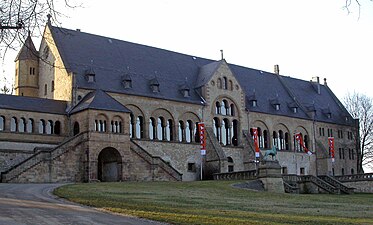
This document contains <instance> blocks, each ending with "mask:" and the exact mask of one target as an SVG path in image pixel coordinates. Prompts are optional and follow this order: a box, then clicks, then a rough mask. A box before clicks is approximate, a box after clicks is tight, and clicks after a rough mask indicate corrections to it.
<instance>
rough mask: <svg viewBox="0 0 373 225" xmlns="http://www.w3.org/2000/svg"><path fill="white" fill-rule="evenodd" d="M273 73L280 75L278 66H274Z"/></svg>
mask: <svg viewBox="0 0 373 225" xmlns="http://www.w3.org/2000/svg"><path fill="white" fill-rule="evenodd" d="M274 72H275V74H280V66H279V65H278V64H276V65H275V68H274Z"/></svg>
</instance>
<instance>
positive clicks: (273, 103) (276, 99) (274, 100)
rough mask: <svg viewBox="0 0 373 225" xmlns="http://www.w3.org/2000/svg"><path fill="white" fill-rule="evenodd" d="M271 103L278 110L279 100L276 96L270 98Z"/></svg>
mask: <svg viewBox="0 0 373 225" xmlns="http://www.w3.org/2000/svg"><path fill="white" fill-rule="evenodd" d="M271 105H272V106H273V107H274V108H275V110H276V111H280V100H279V99H278V97H276V98H275V99H272V100H271Z"/></svg>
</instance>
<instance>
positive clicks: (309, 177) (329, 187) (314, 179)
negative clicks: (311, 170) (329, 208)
mask: <svg viewBox="0 0 373 225" xmlns="http://www.w3.org/2000/svg"><path fill="white" fill-rule="evenodd" d="M299 178H300V182H301V183H302V182H312V183H313V184H315V185H317V186H318V187H320V188H322V189H324V190H325V191H327V192H329V193H332V194H340V190H339V189H338V188H336V187H333V186H332V185H330V184H328V183H327V182H325V181H323V180H321V179H319V178H317V177H315V176H312V175H305V176H299Z"/></svg>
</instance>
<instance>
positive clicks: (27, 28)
mask: <svg viewBox="0 0 373 225" xmlns="http://www.w3.org/2000/svg"><path fill="white" fill-rule="evenodd" d="M63 1H64V2H63V4H62V6H64V7H65V8H74V7H76V6H72V5H70V4H69V2H68V0H63ZM56 3H59V2H58V0H2V1H1V3H0V57H1V58H3V57H4V56H5V54H6V52H7V51H8V50H9V49H17V48H19V46H20V45H22V43H23V41H24V40H25V39H26V37H27V35H28V32H31V33H32V34H33V35H35V36H40V35H41V34H42V32H43V28H44V25H45V23H46V22H47V20H48V19H50V20H52V21H53V22H54V23H55V24H57V25H58V24H59V22H58V21H59V18H61V17H62V16H65V15H64V14H62V12H61V11H59V10H57V8H58V7H61V6H60V5H58V7H57V6H56ZM60 9H61V10H63V8H60ZM47 15H49V16H48V17H47Z"/></svg>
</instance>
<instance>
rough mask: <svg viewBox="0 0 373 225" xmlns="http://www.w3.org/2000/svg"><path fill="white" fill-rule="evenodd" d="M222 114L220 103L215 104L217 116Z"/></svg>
mask: <svg viewBox="0 0 373 225" xmlns="http://www.w3.org/2000/svg"><path fill="white" fill-rule="evenodd" d="M220 113H221V107H220V102H216V103H215V114H220Z"/></svg>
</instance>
